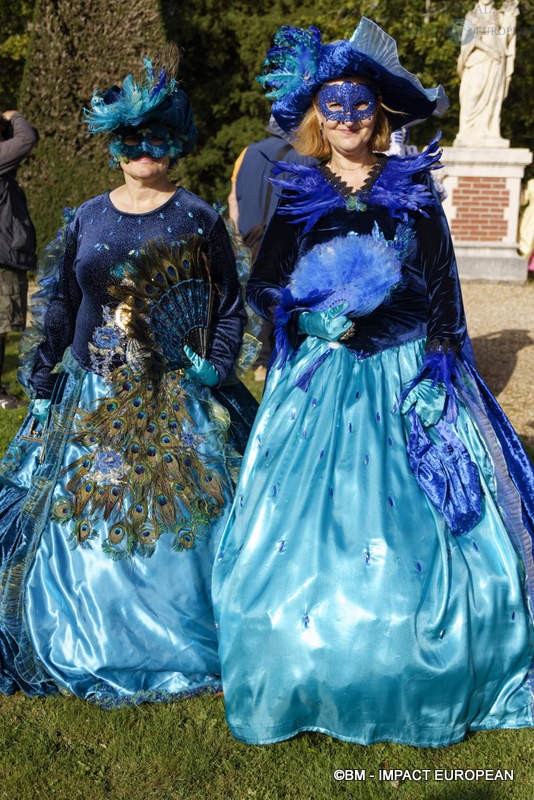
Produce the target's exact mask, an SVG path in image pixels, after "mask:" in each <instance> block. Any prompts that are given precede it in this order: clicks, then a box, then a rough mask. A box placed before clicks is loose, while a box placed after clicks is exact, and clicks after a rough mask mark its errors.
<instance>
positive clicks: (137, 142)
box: [109, 125, 180, 161]
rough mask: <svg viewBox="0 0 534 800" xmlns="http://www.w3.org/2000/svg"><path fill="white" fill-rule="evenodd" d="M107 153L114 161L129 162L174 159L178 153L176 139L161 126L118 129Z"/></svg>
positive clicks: (167, 129) (177, 141)
mask: <svg viewBox="0 0 534 800" xmlns="http://www.w3.org/2000/svg"><path fill="white" fill-rule="evenodd" d="M109 151H110V153H111V155H112V156H113V158H114V159H115V160H117V161H118V160H121V159H122V160H123V161H124V160H128V161H131V160H133V159H136V158H141V157H142V156H150V157H151V158H163V156H167V155H168V156H169V157H170V159H171V160H173V159H175V158H176V156H177V154H178V153H179V152H180V142H179V140H178V137H173V135H172V133H171V131H170V130H169V128H165V127H163V126H161V125H147V126H143V127H141V126H139V127H124V128H120V129H119V130H118V131H117V133H116V135H115V136H114V137H113V139H112V141H111V143H110V146H109Z"/></svg>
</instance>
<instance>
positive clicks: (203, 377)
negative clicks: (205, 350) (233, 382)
mask: <svg viewBox="0 0 534 800" xmlns="http://www.w3.org/2000/svg"><path fill="white" fill-rule="evenodd" d="M184 353H185V354H186V356H187V358H188V359H189V361H190V362H191V365H192V366H190V367H188V368H187V369H186V371H185V377H186V378H187V379H188V380H190V381H193V382H194V383H199V384H200V385H201V386H217V384H218V383H219V380H220V375H219V373H218V372H217V370H216V369H215V367H214V366H213V364H211V363H210V362H209V361H207V360H206V359H205V358H202V356H199V355H198V353H195V351H194V350H191V348H190V347H189V345H187V344H184Z"/></svg>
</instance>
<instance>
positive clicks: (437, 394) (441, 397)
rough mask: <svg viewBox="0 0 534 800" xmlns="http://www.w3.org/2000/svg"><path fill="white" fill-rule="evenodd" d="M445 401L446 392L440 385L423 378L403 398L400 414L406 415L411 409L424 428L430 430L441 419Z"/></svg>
mask: <svg viewBox="0 0 534 800" xmlns="http://www.w3.org/2000/svg"><path fill="white" fill-rule="evenodd" d="M446 399H447V390H446V389H445V386H444V385H443V384H442V383H432V381H431V380H430V378H423V380H422V381H420V382H419V383H418V384H416V385H415V386H414V387H413V389H410V391H409V392H408V394H407V395H406V397H405V398H404V400H403V403H402V405H401V414H407V413H408V411H410V410H411V409H412V408H413V409H415V413H416V414H417V416H418V417H419V419H420V420H421V422H422V424H423V425H424V426H425V428H430V426H431V425H435V424H436V423H437V422H439V420H440V419H441V417H442V415H443V410H444V408H445V401H446Z"/></svg>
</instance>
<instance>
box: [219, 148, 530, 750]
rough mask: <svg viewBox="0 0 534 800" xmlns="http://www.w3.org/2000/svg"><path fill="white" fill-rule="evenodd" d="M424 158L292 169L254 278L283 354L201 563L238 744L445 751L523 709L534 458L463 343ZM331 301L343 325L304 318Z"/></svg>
mask: <svg viewBox="0 0 534 800" xmlns="http://www.w3.org/2000/svg"><path fill="white" fill-rule="evenodd" d="M434 160H435V159H434ZM432 163H433V159H431V158H430V154H429V153H428V152H427V153H425V154H423V155H418V156H414V157H409V158H407V159H404V160H401V159H398V158H396V157H390V158H388V159H385V158H384V159H382V161H381V164H380V166H379V168H377V170H375V174H374V175H373V179H372V181H371V183H370V185H368V186H367V187H366V190H365V192H363V193H360V194H359V195H353V194H351V193H350V191H347V190H346V187H345V188H344V187H343V186H342V185H340V184H339V182H336V180H335V178H334V176H332V175H331V174H329V173H328V170H325V169H324V168H318V169H315V168H313V167H294V166H292V165H286V164H284V165H283V168H284V169H285V170H286V171H289V172H290V173H291V174H290V177H289V178H286V179H285V180H284V181H283V182H282V181H280V182H279V186H281V188H282V190H283V191H284V195H283V198H282V201H281V203H280V206H279V208H278V212H277V214H276V215H275V217H274V218H273V220H272V222H271V224H270V226H269V228H268V230H267V232H266V235H265V238H264V241H263V244H262V248H261V251H260V253H259V256H258V259H257V262H256V264H255V266H254V269H253V273H252V276H251V280H250V282H249V286H248V298H249V301H250V303H251V305H252V306H253V308H255V309H256V310H257V311H258V312H259V313H261V314H263V315H264V316H268V315H270V314H272V312H273V309H275V319H276V321H277V345H278V347H277V356H276V359H275V360H274V363H273V364H272V366H271V369H270V372H269V375H268V379H267V384H266V389H265V394H264V397H263V399H262V402H261V404H260V409H259V412H258V416H257V418H256V422H255V424H254V427H253V429H252V432H251V436H250V440H249V444H248V447H247V450H246V453H245V456H244V459H243V462H242V468H241V473H240V479H239V482H238V486H237V489H236V497H235V501H234V504H233V507H232V511H231V514H230V517H229V520H228V522H227V525H226V528H225V531H224V533H223V536H222V539H221V543H220V546H219V550H218V553H217V557H216V561H215V566H214V574H213V595H214V606H215V616H216V621H217V627H218V635H219V655H220V659H221V666H222V681H223V688H224V696H225V705H226V715H227V719H228V723H229V725H230V728H231V730H232V732H233V734H234V735H235V736H236V737H237V738H238V739H240V740H242V741H244V742H249V743H251V744H266V743H271V742H277V741H280V740H283V739H287V738H289V737H291V736H294V735H295V734H297V733H299V732H300V731H319V732H322V733H326V734H329V735H330V736H334V737H336V738H339V739H343V740H347V741H351V742H358V743H361V744H370V743H372V742H377V741H393V742H400V743H404V744H410V745H417V746H424V747H438V746H442V745H449V744H451V743H454V742H457V741H459V740H460V739H462V738H463V737H464V736H465V734H466V733H467V732H468V731H479V730H485V729H491V728H519V727H526V726H532V724H533V722H534V717H533V688H534V684H533V673H532V665H533V661H534V627H533V620H532V608H534V604H533V599H534V598H533V592H534V561H533V541H534V472H533V469H532V466H531V465H530V462H529V460H528V458H527V456H526V455H525V453H524V450H523V449H522V447H521V444H520V442H519V440H518V438H517V435H516V434H515V432H514V430H513V429H512V427H511V425H510V423H509V422H508V420H507V419H506V417H505V416H504V414H503V412H502V410H501V409H500V408H499V406H498V405H497V403H496V401H495V399H494V398H493V396H492V395H491V393H490V392H489V390H488V389H487V387H486V386H485V384H484V382H483V380H482V379H481V378H480V376H479V375H478V373H477V371H476V368H475V366H474V364H473V362H472V358H471V357H470V351H469V349H468V347H467V345H466V341H467V340H466V326H465V318H464V312H463V306H462V299H461V292H460V285H459V281H458V275H457V270H456V264H455V259H454V253H453V249H452V244H451V240H450V234H449V231H448V227H447V224H446V221H445V218H444V215H443V212H442V210H441V207H440V205H439V202H438V200H437V198H436V196H435V193H434V192H433V191H432V183H431V181H430V179H429V175H428V171H427V170H428V167H429V166H431V165H432ZM407 209H410V210H409V211H408V210H407ZM351 253H352V255H351ZM388 253H389V254H391V253H393V254H394V258H395V259H396V260H397V264H398V265H399V266H400V277H399V276H397V277H396V278H395V279H394V281H393V282H392V284H391V286H390V287H389V289H388V291H386V292H385V294H384V296H383V297H381V298H380V297H379V296H378V295H379V294H380V293H378V294H377V291H376V290H377V286H378V284H379V282H380V278H381V275H382V272H383V269H382V266H381V265H383V264H384V263H385V259H386V256H388ZM355 254H356V255H355ZM347 276H349V277H347ZM371 296H376V298H377V299H376V300H375V301H374V307H372V308H369V297H371ZM340 302H341V303H344V304H345V309H347V308H349V305H350V304H351V303H352V305H350V308H349V310H345V313H346V314H348V315H349V317H350V318H352V319H353V322H354V325H353V329H352V330H351V331H349V332H348V334H347V335H346V337H345V338H344V339H343V341H341V342H337V341H336V342H328V341H325V340H324V339H322V338H317V337H315V336H302V335H301V334H300V333H299V331H298V313H299V312H300V311H302V310H310V309H317V308H327V307H329V304H330V306H333V305H336V304H338V303H340ZM321 304H322V305H321ZM496 357H498V353H497V354H496ZM410 392H411V393H412V394H410ZM409 398H412V400H413V402H412V400H409ZM432 415H433V417H432ZM431 417H432V418H431Z"/></svg>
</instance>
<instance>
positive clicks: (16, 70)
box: [0, 0, 33, 112]
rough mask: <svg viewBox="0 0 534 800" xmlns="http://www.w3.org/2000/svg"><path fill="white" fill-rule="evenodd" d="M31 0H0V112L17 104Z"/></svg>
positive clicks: (31, 8)
mask: <svg viewBox="0 0 534 800" xmlns="http://www.w3.org/2000/svg"><path fill="white" fill-rule="evenodd" d="M32 11H33V0H0V112H2V111H7V110H8V109H13V108H16V107H17V95H18V89H19V84H20V81H21V78H22V71H23V69H24V59H25V57H26V48H27V45H28V38H29V32H28V25H29V22H30V20H31V17H32Z"/></svg>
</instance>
